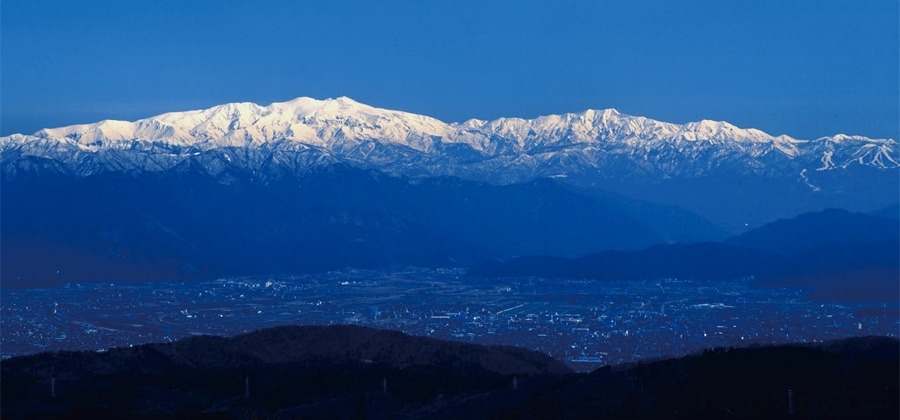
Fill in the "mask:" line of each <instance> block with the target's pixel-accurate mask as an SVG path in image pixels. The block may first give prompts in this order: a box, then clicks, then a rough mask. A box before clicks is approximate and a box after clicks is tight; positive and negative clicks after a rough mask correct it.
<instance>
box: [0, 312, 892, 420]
mask: <svg viewBox="0 0 900 420" xmlns="http://www.w3.org/2000/svg"><path fill="white" fill-rule="evenodd" d="M898 360H900V342H898V341H897V340H896V339H889V338H879V337H868V338H856V339H847V340H843V341H838V342H833V343H828V344H819V345H793V346H775V347H756V348H744V349H719V350H711V351H706V352H704V353H702V354H699V355H694V356H688V357H683V358H680V359H673V360H664V361H657V362H651V363H645V364H637V365H629V366H622V367H616V368H609V367H606V368H602V369H599V370H597V371H594V372H593V373H590V374H574V373H571V372H570V371H569V370H568V369H567V368H565V367H564V366H563V365H562V364H561V363H559V362H557V361H555V360H553V359H551V358H549V357H547V356H545V355H542V354H539V353H535V352H531V351H527V350H521V349H515V348H511V347H497V346H492V347H486V346H479V345H472V344H464V343H457V342H449V341H442V340H434V339H430V338H422V337H410V336H407V335H405V334H402V333H397V332H390V331H379V330H373V329H369V328H362V327H353V326H327V327H325V326H323V327H280V328H274V329H267V330H261V331H257V332H254V333H250V334H245V335H241V336H236V337H232V338H219V337H194V338H189V339H185V340H181V341H178V342H175V343H169V344H151V345H144V346H139V347H134V348H127V349H114V350H110V351H107V352H104V353H93V352H60V353H44V354H38V355H33V356H27V357H18V358H13V359H9V360H5V361H3V362H2V366H0V373H2V383H3V387H2V389H0V398H2V401H3V405H2V416H3V418H25V417H28V418H38V417H40V418H54V417H56V418H88V417H90V418H108V417H119V418H126V417H127V418H142V417H144V418H146V417H159V416H165V417H178V416H182V417H192V418H196V417H206V418H251V417H263V418H265V417H268V418H273V417H277V418H329V417H338V418H397V417H400V418H467V417H468V418H485V417H498V418H545V417H561V418H597V417H612V418H641V417H643V418H647V417H650V418H658V417H667V418H677V417H704V418H728V417H736V418H779V417H787V416H788V414H789V411H788V410H789V404H790V403H791V402H792V403H793V410H794V412H793V414H794V416H795V417H799V418H805V417H820V418H855V417H859V418H897V416H898V391H900V390H898V368H900V363H898ZM51 378H52V379H51ZM248 385H249V390H250V396H249V397H246V396H245V392H246V389H247V388H246V387H247V386H248ZM52 388H55V390H53V391H51V389H52ZM789 390H790V391H789ZM51 392H55V393H56V396H55V397H53V396H52V395H51ZM788 392H790V393H791V396H790V397H789V396H788ZM789 398H790V402H789Z"/></svg>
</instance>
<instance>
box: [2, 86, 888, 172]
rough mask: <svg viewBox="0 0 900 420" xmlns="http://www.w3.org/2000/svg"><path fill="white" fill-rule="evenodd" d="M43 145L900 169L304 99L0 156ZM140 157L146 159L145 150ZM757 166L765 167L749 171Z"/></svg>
mask: <svg viewBox="0 0 900 420" xmlns="http://www.w3.org/2000/svg"><path fill="white" fill-rule="evenodd" d="M36 141H42V142H59V143H60V144H61V145H62V144H71V145H75V146H77V147H78V149H79V150H81V151H85V152H97V151H100V150H103V149H127V148H130V147H133V146H134V144H140V143H149V144H161V145H164V146H171V147H183V148H195V149H200V150H211V149H216V148H219V147H262V146H263V145H265V144H271V143H279V142H284V141H287V142H295V143H298V144H302V145H306V146H309V147H314V148H318V149H321V150H325V151H327V152H328V153H330V154H333V155H339V156H340V155H346V154H348V153H349V154H354V155H353V156H351V157H352V158H353V159H363V160H365V159H370V156H371V155H370V153H371V150H370V149H371V147H370V146H365V147H363V146H362V145H363V144H366V143H369V142H376V143H379V144H387V145H393V146H398V147H401V148H406V149H410V150H413V151H416V152H418V153H422V154H424V155H425V156H428V157H430V158H453V156H452V155H448V153H451V154H452V153H455V152H448V151H447V150H449V149H447V147H448V146H459V147H463V148H467V149H469V150H471V151H473V152H475V153H478V154H480V155H481V156H482V157H483V158H484V159H493V158H497V157H500V156H505V157H506V158H507V159H511V160H512V161H535V162H537V161H539V160H540V159H541V158H542V157H543V158H547V159H551V160H552V159H553V157H552V156H551V155H553V154H554V153H555V154H560V156H569V157H572V158H573V159H576V156H577V159H576V160H577V161H580V162H586V163H585V164H587V165H598V163H597V161H602V160H604V159H605V158H604V156H612V155H615V156H625V157H627V158H628V159H631V160H634V161H636V162H639V164H640V165H643V166H646V165H651V166H653V165H656V166H657V167H659V168H662V170H670V168H672V167H674V166H678V165H679V164H680V163H679V162H676V161H675V160H677V159H686V160H687V161H696V160H697V159H713V160H718V161H725V160H734V159H750V160H759V159H762V158H764V157H766V156H780V157H781V158H783V159H787V160H794V159H800V158H803V157H804V156H808V157H809V159H810V160H811V161H815V162H817V164H819V165H821V166H820V167H818V168H815V167H811V169H819V170H823V169H832V168H838V167H846V166H847V165H849V164H853V162H859V163H862V164H865V165H867V166H874V167H879V168H896V167H900V164H898V161H900V157H898V156H897V151H898V150H897V147H896V145H897V142H896V141H894V140H892V139H869V138H867V137H862V136H848V135H844V134H838V135H835V136H832V137H822V138H819V139H815V140H797V139H794V138H792V137H790V136H786V135H780V136H777V137H774V136H771V135H769V134H767V133H765V132H763V131H761V130H757V129H753V128H740V127H737V126H734V125H732V124H730V123H728V122H724V121H712V120H701V121H696V122H689V123H686V124H673V123H668V122H663V121H657V120H653V119H650V118H646V117H640V116H631V115H627V114H622V113H620V112H619V111H617V110H616V109H613V108H608V109H589V110H586V111H583V112H577V113H566V114H559V115H545V116H539V117H536V118H532V119H523V118H498V119H495V120H490V121H486V120H478V119H470V120H468V121H465V122H462V123H450V124H448V123H445V122H443V121H441V120H438V119H436V118H432V117H429V116H426V115H419V114H413V113H408V112H403V111H396V110H389V109H382V108H376V107H372V106H370V105H366V104H363V103H360V102H357V101H355V100H353V99H350V98H348V97H345V96H342V97H338V98H329V99H323V100H319V99H313V98H309V97H299V98H295V99H291V100H288V101H284V102H273V103H271V104H269V105H265V106H263V105H258V104H255V103H251V102H235V103H227V104H222V105H217V106H214V107H211V108H207V109H200V110H191V111H183V112H169V113H164V114H160V115H156V116H153V117H149V118H145V119H140V120H137V121H134V122H127V121H116V120H104V121H100V122H97V123H93V124H78V125H71V126H67V127H59V128H48V129H43V130H40V131H38V132H37V133H34V134H32V135H20V134H15V135H11V136H6V137H2V138H0V147H3V149H7V148H10V147H16V146H17V145H24V144H27V143H29V142H36ZM33 149H34V150H37V151H35V152H34V153H39V152H40V151H41V150H56V149H55V148H54V147H42V148H33ZM138 149H140V150H147V148H146V147H143V146H141V147H138ZM454 150H455V149H454ZM673 151H674V152H675V153H673ZM356 154H359V155H356ZM548 154H549V155H548ZM826 154H827V157H826ZM380 159H384V157H383V156H382V157H381V158H380ZM536 159H537V161H536ZM537 164H539V163H535V165H537ZM754 165H758V164H752V165H751V166H754ZM705 166H707V167H710V166H715V165H714V164H707V165H705Z"/></svg>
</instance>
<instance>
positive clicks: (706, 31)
mask: <svg viewBox="0 0 900 420" xmlns="http://www.w3.org/2000/svg"><path fill="white" fill-rule="evenodd" d="M263 3H264V4H263ZM898 20H900V13H898V2H897V1H896V0H888V1H859V0H848V1H825V0H818V1H723V0H717V1H683V2H675V1H654V2H650V1H617V2H601V1H581V2H579V1H554V2H550V1H547V2H529V1H509V2H500V1H497V2H493V1H492V2H487V1H473V2H468V1H460V0H456V1H446V2H439V1H434V2H415V1H403V2H393V1H385V2H368V1H366V2H363V1H359V2H346V1H321V2H319V1H316V2H313V1H309V2H293V1H292V2H288V1H269V2H250V1H187V0H184V1H121V0H117V1H37V0H3V1H2V2H0V47H2V49H0V132H2V134H4V135H5V134H10V133H14V132H27V133H30V132H34V131H36V130H38V129H40V128H43V127H55V126H61V125H67V124H74V123H82V122H93V121H97V120H101V119H107V118H110V119H126V120H133V119H137V118H142V117H147V116H151V115H155V114H158V113H162V112H166V111H175V110H187V109H197V108H204V107H209V106H212V105H216V104H220V103H225V102H236V101H252V102H257V103H261V104H268V103H270V102H273V101H283V100H288V99H291V98H294V97H297V96H312V97H315V98H326V97H336V96H349V97H351V98H354V99H356V100H358V101H360V102H364V103H368V104H371V105H374V106H378V107H384V108H393V109H401V110H405V111H410V112H416V113H422V114H428V115H431V116H434V117H437V118H440V119H442V120H445V121H448V122H450V121H461V120H465V119H468V118H473V117H475V118H482V119H491V118H496V117H500V116H521V117H533V116H537V115H543V114H551V113H563V112H571V111H581V110H584V109H587V108H608V107H613V108H617V109H619V110H620V111H622V112H624V113H628V114H633V115H644V116H648V117H651V118H656V119H660V120H664V121H671V122H687V121H694V120H699V119H703V118H707V119H716V120H726V121H730V122H732V123H735V124H737V125H739V126H742V127H755V128H760V129H762V130H765V131H767V132H769V133H771V134H782V133H785V134H789V135H792V136H795V137H800V138H814V137H819V136H823V135H830V134H835V133H848V134H862V135H867V136H872V137H893V138H898V132H900V128H898V125H900V122H898V120H900V117H898V115H900V104H898V101H900V99H898V98H900V69H898V67H900V29H898V26H900V24H898Z"/></svg>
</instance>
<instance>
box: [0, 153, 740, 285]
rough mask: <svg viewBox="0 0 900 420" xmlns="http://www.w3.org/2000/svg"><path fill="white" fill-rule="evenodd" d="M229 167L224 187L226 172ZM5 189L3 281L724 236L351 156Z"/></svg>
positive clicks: (410, 260) (452, 260) (206, 273)
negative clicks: (368, 165)
mask: <svg viewBox="0 0 900 420" xmlns="http://www.w3.org/2000/svg"><path fill="white" fill-rule="evenodd" d="M225 176H227V177H228V178H229V180H230V184H228V185H223V184H221V183H220V182H219V181H218V180H220V179H222V177H225ZM2 189H3V200H2V201H0V221H2V223H0V241H2V243H0V246H2V248H3V264H2V266H0V270H2V271H0V272H2V277H3V281H4V285H5V286H32V287H34V286H40V285H52V284H62V283H65V282H67V281H80V280H112V279H118V280H129V279H142V280H156V279H166V278H168V279H173V278H182V279H194V278H210V277H216V276H225V275H242V274H265V273H285V274H288V273H298V272H314V271H322V270H330V269H337V268H342V267H347V266H352V267H359V268H362V267H370V268H381V267H388V266H391V265H418V266H431V267H433V266H438V267H446V266H466V265H469V264H472V263H475V262H477V261H482V260H485V259H489V258H495V257H496V258H507V257H510V256H513V255H529V254H547V255H560V256H566V255H568V256H574V255H580V254H583V253H585V252H588V251H589V250H594V249H637V248H641V247H644V246H648V245H650V244H653V243H658V242H671V241H690V240H711V239H719V238H722V237H723V236H724V233H723V232H722V231H721V230H719V229H718V228H716V227H715V226H713V225H711V224H710V223H708V222H706V221H704V220H702V219H701V218H699V217H697V216H696V215H692V214H690V213H689V212H686V211H684V210H680V209H677V208H671V207H661V206H655V205H652V204H650V203H645V202H637V201H635V200H630V199H627V198H624V197H621V196H617V195H614V194H605V195H602V196H585V195H581V194H578V193H577V192H574V191H572V190H570V189H569V188H566V187H565V186H563V185H560V184H559V183H557V182H554V181H552V180H538V181H534V182H530V183H525V184H517V185H505V186H495V185H490V184H485V183H478V182H472V181H464V180H460V179H457V178H446V177H445V178H430V179H409V178H397V177H391V176H387V175H384V174H381V173H378V172H374V171H364V170H360V169H355V168H351V167H346V166H341V165H335V166H329V167H326V168H318V169H315V170H312V171H309V172H307V173H306V174H304V175H303V176H296V177H295V176H293V175H284V176H281V177H279V178H273V179H272V180H271V181H269V182H259V181H256V180H254V179H253V176H252V174H248V173H246V171H244V170H243V169H242V168H238V167H231V166H222V167H221V168H220V170H219V171H218V172H216V173H215V174H210V173H209V172H208V171H206V170H205V169H204V168H203V167H202V166H199V165H197V166H186V167H183V168H179V170H178V171H168V172H165V173H139V174H120V173H104V174H96V175H91V176H86V177H70V176H66V175H60V174H56V175H53V174H44V176H32V177H27V178H25V177H21V178H16V179H15V180H4V181H3V183H2ZM85 197H90V199H85ZM672 221H674V223H671V224H669V223H668V222H672Z"/></svg>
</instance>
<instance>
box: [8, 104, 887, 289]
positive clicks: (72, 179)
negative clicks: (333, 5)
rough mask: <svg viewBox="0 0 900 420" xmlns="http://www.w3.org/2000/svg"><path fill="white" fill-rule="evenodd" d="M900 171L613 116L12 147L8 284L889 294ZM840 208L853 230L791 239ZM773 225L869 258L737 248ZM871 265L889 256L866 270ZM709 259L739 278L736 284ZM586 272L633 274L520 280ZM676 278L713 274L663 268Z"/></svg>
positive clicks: (311, 109)
mask: <svg viewBox="0 0 900 420" xmlns="http://www.w3.org/2000/svg"><path fill="white" fill-rule="evenodd" d="M898 161H900V156H898V149H897V142H896V141H895V140H891V139H869V138H865V137H860V136H846V135H836V136H833V137H823V138H820V139H815V140H797V139H793V138H791V137H788V136H783V135H782V136H777V137H775V136H770V135H768V134H766V133H764V132H762V131H759V130H755V129H741V128H738V127H735V126H733V125H731V124H728V123H724V122H714V121H701V122H696V123H688V124H670V123H664V122H660V121H655V120H652V119H648V118H644V117H633V116H628V115H623V114H620V113H618V112H616V111H615V110H611V109H608V110H596V111H595V110H588V111H585V112H582V113H574V114H564V115H551V116H545V117H538V118H535V119H531V120H526V119H518V118H501V119H498V120H494V121H481V120H469V121H466V122H463V123H453V124H447V123H444V122H441V121H439V120H436V119H434V118H430V117H426V116H422V115H415V114H409V113H404V112H399V111H389V110H384V109H378V108H373V107H370V106H367V105H363V104H360V103H357V102H355V101H353V100H351V99H348V98H338V99H328V100H322V101H320V100H314V99H309V98H298V99H295V100H292V101H288V102H282V103H274V104H271V105H269V106H259V105H255V104H250V103H237V104H226V105H221V106H216V107H213V108H210V109H206V110H200V111H187V112H174V113H168V114H163V115H159V116H156V117H151V118H147V119H143V120H138V121H135V122H124V121H102V122H99V123H95V124H84V125H76V126H70V127H63V128H53V129H44V130H41V131H39V132H37V133H34V134H33V135H20V134H16V135H12V136H7V137H3V138H0V170H2V189H3V200H2V202H0V217H2V223H0V246H2V247H3V251H4V264H3V266H2V277H3V282H4V285H5V286H29V285H33V286H38V285H54V284H63V283H65V282H68V281H83V280H155V279H197V278H215V277H218V276H227V275H252V274H264V273H273V274H274V273H288V274H289V273H300V272H316V271H322V270H331V269H336V268H342V267H360V268H382V267H389V266H403V265H417V266H423V267H471V268H473V272H481V273H484V274H486V275H504V274H505V273H510V272H515V273H522V274H529V275H537V274H539V273H543V274H546V275H549V276H562V275H574V276H576V277H591V278H611V277H621V278H632V277H641V276H654V275H664V276H684V275H690V276H694V277H698V278H706V277H710V276H712V277H715V276H725V277H732V276H762V275H763V274H766V275H769V277H771V275H775V274H778V275H779V276H782V275H788V274H790V275H791V276H794V277H796V276H800V275H807V274H809V273H811V272H810V270H812V269H813V268H814V269H815V270H818V271H816V272H820V271H822V270H825V271H828V272H835V270H837V271H843V272H849V271H853V270H869V269H873V268H877V270H881V269H882V268H885V269H887V270H888V271H877V272H878V273H882V274H879V275H884V273H887V275H891V274H892V273H893V271H890V270H894V267H895V266H896V261H895V260H896V259H895V258H892V257H891V255H888V254H890V250H892V249H894V248H895V247H896V243H897V242H898V240H897V227H896V219H897V218H898V217H900V216H898V210H897V207H896V205H897V202H898V191H900V165H898ZM826 208H840V209H846V210H849V211H850V212H847V211H843V212H826V213H824V216H822V217H812V218H810V217H807V218H797V219H795V220H793V221H791V220H788V219H790V218H793V217H795V216H797V215H800V214H801V213H810V212H812V213H815V212H821V211H822V210H824V209H826ZM863 213H865V214H863ZM776 219H785V220H784V221H782V222H779V223H782V224H783V227H784V228H785V229H789V228H791V226H795V227H796V225H802V226H804V227H803V228H802V229H801V231H802V232H805V233H810V234H814V233H817V232H825V234H826V235H827V234H829V232H835V230H837V231H838V232H844V231H845V230H847V229H850V230H852V232H850V233H852V235H850V233H848V235H850V236H847V237H848V238H850V237H852V238H853V240H852V241H850V240H847V241H840V240H836V241H825V242H822V243H819V242H817V241H816V240H813V239H809V238H807V239H805V240H808V241H811V242H812V243H814V244H816V245H818V246H819V248H820V249H812V248H810V247H805V248H803V249H789V250H785V249H780V248H778V246H780V244H781V243H782V242H783V241H769V242H767V243H768V244H771V246H768V245H767V246H755V245H753V244H752V243H750V242H752V241H750V242H748V241H745V240H743V239H740V238H746V237H747V236H746V235H751V232H757V233H755V235H759V236H762V237H769V238H772V237H777V236H778V235H779V233H778V232H780V231H782V228H781V227H779V228H777V229H772V228H767V227H766V226H771V225H766V224H767V223H769V222H772V221H774V220H776ZM846 223H850V224H849V225H847V224H846ZM764 225H766V226H764ZM760 226H762V228H760V229H757V230H753V231H751V232H748V230H751V229H752V228H756V227H760ZM778 226H781V225H778ZM846 226H859V229H857V230H853V228H847V227H846ZM773 232H774V233H773ZM785 232H787V231H785ZM842 234H843V233H836V235H837V236H840V235H842ZM735 235H741V236H735ZM845 236H846V235H845ZM751 237H752V235H751ZM726 238H732V239H728V240H726ZM788 239H791V238H790V237H789V238H788ZM723 240H725V242H720V241H723ZM710 242H713V243H717V244H718V245H715V246H710V245H709V244H708V243H710ZM703 243H707V244H706V245H703ZM879 243H881V244H887V245H886V247H885V246H881V245H879ZM676 244H699V245H690V246H681V245H676ZM748 244H749V245H748ZM750 245H753V246H750ZM648 247H651V248H648ZM654 247H655V248H654ZM851 247H852V249H853V250H854V251H853V252H849V251H847V250H848V249H851ZM866 247H874V248H875V249H877V250H879V251H878V252H874V253H867V254H865V255H863V256H857V255H856V254H859V253H861V252H862V251H861V250H863V249H868V248H866ZM641 250H644V251H641ZM845 251H846V252H845ZM608 252H614V253H613V254H608ZM615 252H620V253H622V252H624V253H632V254H621V255H626V256H627V258H619V257H620V256H621V255H620V254H615ZM634 252H637V253H636V254H634ZM854 252H855V253H854ZM597 253H601V254H599V255H600V257H598V256H597V255H598V254H597ZM603 253H607V254H603ZM823 253H824V254H823ZM835 253H837V254H835ZM603 255H606V256H605V257H604V256H603ZM689 255H692V256H689ZM711 255H719V256H722V257H723V259H722V260H721V261H740V262H741V264H733V265H731V266H730V267H728V270H725V271H721V270H719V269H718V268H716V267H714V265H715V264H714V263H715V259H712V258H710V256H711ZM727 255H731V256H733V258H731V257H729V258H724V257H725V256H727ZM763 255H765V256H766V257H763ZM772 255H777V257H771V256H772ZM822 255H842V257H840V258H836V259H834V260H829V261H830V262H829V263H830V264H831V265H828V264H826V263H825V261H821V260H822V259H823V257H822ZM584 256H590V257H585V258H595V259H596V258H599V260H596V261H611V262H615V263H617V264H618V265H617V264H607V263H605V262H604V263H602V264H600V263H596V261H595V263H594V265H593V267H594V268H591V269H587V268H584V264H585V263H583V261H582V262H581V263H578V264H581V267H582V268H581V269H578V270H575V271H572V270H574V268H573V267H575V266H577V265H578V264H576V263H574V262H573V263H572V264H564V265H567V266H569V268H566V269H562V270H558V269H552V270H551V269H549V268H548V267H547V266H542V268H541V269H540V270H538V271H533V270H531V269H529V270H525V269H523V268H522V267H523V266H521V265H518V266H513V265H511V264H521V263H522V262H523V261H525V260H522V259H519V260H515V261H514V260H513V259H515V258H517V257H521V258H526V259H527V258H531V257H547V258H562V259H563V260H553V261H556V262H554V264H558V263H560V261H566V260H565V259H576V258H581V257H584ZM801 256H803V258H800V257H801ZM893 256H896V253H894V254H893ZM882 257H883V258H882ZM673 258H674V259H675V260H678V261H682V262H686V261H695V262H696V264H694V265H697V264H701V263H703V264H704V266H706V267H707V268H708V270H706V271H704V270H697V269H696V268H694V269H691V270H688V271H684V270H682V269H681V268H678V267H675V266H673V265H672V264H668V263H666V264H664V263H663V262H662V261H663V260H666V259H668V260H670V261H671V260H672V259H673ZM760 258H762V259H760ZM798 258H800V259H799V261H800V262H799V263H798V262H797V261H798V260H797V259H798ZM826 259H827V258H826ZM813 260H815V262H811V261H813ZM573 261H574V260H573ZM629 261H630V262H629ZM648 261H658V262H659V265H654V266H649V267H648V266H646V264H647V262H648ZM761 261H766V263H763V262H761ZM626 262H629V263H627V264H626ZM805 262H810V264H811V265H807V264H805ZM598 264H599V265H598ZM641 264H644V265H645V267H644V271H640V270H634V269H633V268H634V267H636V266H637V265H641ZM667 264H668V265H667ZM761 264H762V265H766V266H767V267H766V270H762V269H761V267H760V265H761ZM798 264H799V265H802V266H803V267H798ZM526 265H527V264H526ZM587 265H588V266H590V265H591V264H587ZM528 266H529V267H532V268H534V267H535V266H534V264H531V265H528ZM598 266H599V267H603V268H604V270H605V271H602V272H598V271H597V267H598ZM682 268H683V267H682ZM479 270H481V271H479ZM848 270H849V271H848ZM763 271H765V272H763ZM854 272H856V271H854Z"/></svg>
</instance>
